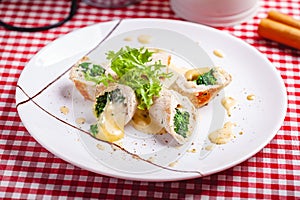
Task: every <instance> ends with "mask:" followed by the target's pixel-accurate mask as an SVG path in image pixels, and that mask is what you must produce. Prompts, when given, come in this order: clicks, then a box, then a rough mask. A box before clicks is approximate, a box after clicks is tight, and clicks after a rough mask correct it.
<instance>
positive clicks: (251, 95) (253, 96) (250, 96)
mask: <svg viewBox="0 0 300 200" xmlns="http://www.w3.org/2000/svg"><path fill="white" fill-rule="evenodd" d="M254 99H255V95H254V94H249V95H248V96H247V100H249V101H253V100H254Z"/></svg>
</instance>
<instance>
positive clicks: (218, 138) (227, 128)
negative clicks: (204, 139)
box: [208, 122, 236, 144]
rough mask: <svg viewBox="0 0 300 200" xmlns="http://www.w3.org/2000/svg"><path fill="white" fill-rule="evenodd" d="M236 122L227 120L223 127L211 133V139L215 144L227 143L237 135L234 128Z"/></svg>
mask: <svg viewBox="0 0 300 200" xmlns="http://www.w3.org/2000/svg"><path fill="white" fill-rule="evenodd" d="M235 126H236V123H232V122H226V123H225V124H224V126H223V128H220V129H218V130H216V131H214V132H212V133H210V134H209V136H208V138H209V140H210V141H211V142H212V143H214V144H226V143H228V142H229V141H230V140H232V139H233V138H234V137H235V134H234V133H233V131H232V129H233V128H234V127H235Z"/></svg>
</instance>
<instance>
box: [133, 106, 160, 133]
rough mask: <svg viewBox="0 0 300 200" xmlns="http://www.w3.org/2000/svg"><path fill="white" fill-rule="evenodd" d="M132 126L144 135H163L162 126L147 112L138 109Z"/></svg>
mask: <svg viewBox="0 0 300 200" xmlns="http://www.w3.org/2000/svg"><path fill="white" fill-rule="evenodd" d="M131 121H132V125H133V126H134V127H135V128H136V129H137V130H140V131H143V132H144V133H151V134H159V133H162V132H161V130H162V125H161V124H158V123H157V122H156V121H154V120H152V119H151V117H150V115H149V112H148V111H147V110H139V109H137V110H136V112H135V114H134V116H133V117H132V120H131Z"/></svg>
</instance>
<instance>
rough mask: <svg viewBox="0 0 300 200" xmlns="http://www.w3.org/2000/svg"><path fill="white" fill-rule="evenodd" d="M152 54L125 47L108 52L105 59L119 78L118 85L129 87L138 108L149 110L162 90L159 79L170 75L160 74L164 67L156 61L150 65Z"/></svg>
mask: <svg viewBox="0 0 300 200" xmlns="http://www.w3.org/2000/svg"><path fill="white" fill-rule="evenodd" d="M152 54H153V52H150V51H149V50H148V49H145V48H143V47H142V48H139V49H137V48H130V47H128V46H126V47H125V48H121V49H120V50H119V51H118V52H114V51H109V52H108V53H107V59H109V60H111V68H112V70H113V71H114V72H116V74H117V75H118V76H119V78H120V80H119V83H120V84H124V85H127V86H129V87H131V88H132V89H133V90H134V91H135V94H136V96H137V99H138V101H139V105H138V108H139V109H141V110H145V109H149V108H150V106H151V105H152V104H153V98H154V97H156V96H159V92H160V91H161V89H162V84H161V82H160V79H162V78H170V77H171V76H172V74H171V73H164V72H162V71H161V70H162V68H164V67H166V66H165V65H163V64H161V61H157V62H155V63H154V64H150V62H151V61H152Z"/></svg>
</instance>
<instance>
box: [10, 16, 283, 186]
mask: <svg viewBox="0 0 300 200" xmlns="http://www.w3.org/2000/svg"><path fill="white" fill-rule="evenodd" d="M122 21H124V22H130V23H132V22H133V23H134V22H136V21H145V22H146V21H148V22H149V21H152V22H166V23H171V24H178V25H181V26H194V27H196V29H199V28H200V29H201V28H202V29H205V30H209V31H214V32H218V33H219V34H228V35H229V37H231V38H232V39H233V40H235V41H237V42H239V43H240V44H243V45H245V46H246V47H248V48H250V49H252V51H255V52H256V53H260V52H259V51H258V50H257V49H256V48H255V47H254V46H251V45H250V44H248V43H246V42H245V41H243V40H242V39H240V38H237V37H235V36H233V35H231V34H229V33H227V32H222V31H220V30H217V29H214V28H212V27H208V26H205V25H201V24H196V23H193V22H186V21H179V20H172V19H149V18H138V19H122ZM114 22H116V20H112V21H106V22H100V23H96V24H92V25H90V26H86V27H83V28H79V29H76V30H73V31H70V32H69V33H67V34H64V35H63V36H61V37H58V38H56V39H55V40H53V41H52V42H50V43H49V44H47V45H45V46H44V47H42V48H41V49H40V50H39V51H38V52H37V53H36V54H35V55H34V56H33V57H32V58H31V59H30V60H29V62H30V61H31V60H32V59H34V58H35V57H36V56H38V54H39V53H40V52H41V51H42V50H44V49H46V48H47V47H49V45H51V44H52V43H53V42H54V41H57V40H63V38H64V37H67V35H69V34H76V32H77V31H80V30H82V29H88V28H89V27H94V26H95V27H98V26H99V27H101V26H103V24H111V23H114ZM162 29H165V28H162ZM130 30H132V29H130ZM187 37H189V36H187ZM204 50H205V49H204ZM260 54H261V53H260ZM262 55H263V54H262ZM262 58H263V59H264V60H265V61H266V62H268V63H269V64H271V65H272V63H271V62H270V61H269V60H268V59H267V58H266V57H265V56H262ZM29 62H27V63H26V65H25V67H24V68H26V67H27V66H28V65H29ZM273 67H274V66H273ZM273 71H274V72H275V73H276V74H277V76H278V77H277V78H278V80H279V81H280V85H281V86H283V87H282V88H281V89H284V91H283V92H284V96H283V99H284V102H283V105H282V108H283V110H284V112H283V113H282V114H281V118H280V120H279V121H280V122H281V123H278V124H276V126H275V127H274V130H275V129H276V130H277V131H274V132H273V133H272V134H269V137H268V140H265V142H263V143H261V144H260V145H258V146H257V147H256V149H254V150H252V151H251V152H252V153H251V154H247V156H244V157H241V158H240V159H238V160H236V161H235V162H233V163H230V164H228V165H226V166H223V167H222V169H219V168H217V169H216V170H215V171H213V172H212V173H209V174H206V175H205V176H207V175H211V174H215V173H217V172H220V171H224V170H227V169H229V168H231V167H234V166H236V165H238V164H240V163H242V162H244V161H246V160H247V159H249V158H251V157H253V156H254V155H255V154H257V153H258V152H259V151H261V150H262V149H263V148H264V147H265V146H266V145H267V144H268V143H270V141H271V140H272V139H273V138H274V137H275V135H276V134H277V133H278V131H279V130H280V128H281V126H282V123H283V122H284V119H285V117H286V113H287V101H288V99H287V89H286V87H285V84H284V81H283V79H282V77H281V75H280V73H279V71H278V70H277V69H276V68H275V67H274V69H273ZM22 73H23V70H22V72H21V74H20V77H21V76H22ZM20 77H19V78H20ZM19 80H20V79H18V81H17V85H19ZM17 90H18V89H16V93H17V92H18V91H17ZM17 96H18V95H17V94H16V95H15V100H16V104H18V103H19V102H18V99H17ZM17 110H18V113H19V109H18V108H17ZM19 116H20V118H21V121H22V123H24V120H23V119H22V118H23V117H22V116H23V115H22V114H20V113H19ZM25 121H26V120H25ZM26 124H27V123H26V122H25V123H24V126H25V128H26V129H27V130H28V132H29V133H30V135H31V136H32V137H33V138H34V139H35V140H36V141H37V142H38V143H39V144H41V146H43V148H45V149H47V150H48V151H50V152H51V153H52V154H54V155H56V156H57V157H59V158H61V159H63V160H65V161H67V162H68V163H71V164H73V165H75V166H78V167H80V168H82V169H85V170H89V171H93V172H95V173H98V174H102V175H107V176H111V177H116V178H122V179H127V180H141V178H139V177H133V176H135V175H134V174H133V176H132V174H129V176H128V175H126V174H125V175H124V176H122V175H117V176H115V175H114V174H112V173H106V172H103V171H102V172H99V171H95V170H93V169H92V168H91V167H87V166H85V165H84V164H81V163H78V162H75V161H73V160H70V159H69V158H67V157H65V156H63V155H61V154H58V153H57V152H56V151H55V150H54V149H52V148H51V147H49V146H48V145H45V144H43V142H41V141H40V140H39V138H37V137H35V136H33V135H32V133H31V131H29V130H31V128H30V127H28V125H26ZM270 132H271V131H270ZM45 146H47V148H46V147H45ZM50 146H51V145H50ZM199 177H201V176H199V175H198V174H190V175H188V176H186V177H185V176H184V177H181V176H179V177H177V178H174V177H170V178H169V179H166V178H163V179H160V178H149V177H145V178H143V179H142V180H144V181H178V180H186V179H192V178H199Z"/></svg>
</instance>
